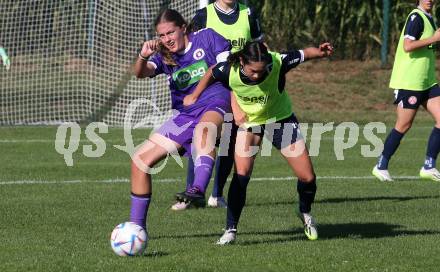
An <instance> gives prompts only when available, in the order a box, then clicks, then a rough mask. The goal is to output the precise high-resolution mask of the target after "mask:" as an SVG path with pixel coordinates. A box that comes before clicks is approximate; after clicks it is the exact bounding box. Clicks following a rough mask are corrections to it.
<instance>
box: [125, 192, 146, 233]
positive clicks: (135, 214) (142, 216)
mask: <svg viewBox="0 0 440 272" xmlns="http://www.w3.org/2000/svg"><path fill="white" fill-rule="evenodd" d="M150 198H151V194H145V195H137V194H134V193H131V210H130V222H134V223H136V224H137V225H139V226H141V227H143V228H144V229H146V223H147V212H148V207H149V206H150Z"/></svg>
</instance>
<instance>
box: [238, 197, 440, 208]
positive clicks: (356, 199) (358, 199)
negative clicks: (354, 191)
mask: <svg viewBox="0 0 440 272" xmlns="http://www.w3.org/2000/svg"><path fill="white" fill-rule="evenodd" d="M439 198H440V196H438V195H437V196H372V197H336V198H325V199H319V200H316V201H315V203H346V202H367V201H381V200H389V201H394V202H400V201H411V200H421V199H439ZM297 203H298V202H297V201H296V199H295V200H284V201H273V202H259V203H249V204H246V206H250V207H251V206H254V207H259V206H273V205H296V204H297Z"/></svg>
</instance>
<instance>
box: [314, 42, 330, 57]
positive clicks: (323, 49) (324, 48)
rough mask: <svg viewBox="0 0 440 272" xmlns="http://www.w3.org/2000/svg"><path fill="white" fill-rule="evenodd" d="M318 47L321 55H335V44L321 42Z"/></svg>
mask: <svg viewBox="0 0 440 272" xmlns="http://www.w3.org/2000/svg"><path fill="white" fill-rule="evenodd" d="M318 49H319V53H320V56H321V57H329V56H331V55H333V46H332V45H331V44H330V43H328V42H325V43H322V44H320V45H319V47H318Z"/></svg>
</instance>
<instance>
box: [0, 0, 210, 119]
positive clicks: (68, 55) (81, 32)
mask: <svg viewBox="0 0 440 272" xmlns="http://www.w3.org/2000/svg"><path fill="white" fill-rule="evenodd" d="M205 2H207V1H200V0H171V1H170V0H168V1H165V0H58V1H54V0H32V1H29V0H0V10H1V16H0V33H1V35H0V46H1V47H3V48H4V49H5V51H6V52H7V53H8V55H9V58H10V61H11V65H10V69H9V70H6V69H5V67H3V65H1V66H0V81H1V84H0V125H20V124H57V123H61V122H91V121H104V122H106V123H107V124H109V125H113V126H121V125H122V124H123V122H124V116H125V114H126V112H127V108H128V106H129V105H130V103H131V102H132V101H135V100H136V99H139V98H144V99H148V101H150V103H143V104H141V105H139V107H138V108H137V110H136V111H135V114H134V116H133V120H132V122H138V121H139V120H144V119H145V118H147V119H145V120H146V123H145V125H146V126H154V125H157V123H158V122H163V121H164V120H165V119H166V118H168V117H169V115H167V113H168V114H169V110H170V107H171V103H170V93H169V90H168V84H167V81H166V78H165V77H164V76H158V77H156V78H155V79H144V80H138V79H136V78H135V77H134V76H132V75H131V74H130V73H129V71H130V67H131V65H132V63H133V62H134V60H135V58H136V57H137V54H138V52H139V49H140V48H141V45H142V43H143V41H144V40H145V39H152V38H154V26H153V25H152V24H153V21H154V18H155V17H156V16H157V14H158V12H159V10H160V9H161V8H164V7H170V8H174V9H176V10H178V11H179V12H180V13H182V15H183V16H184V17H185V18H186V19H187V20H188V21H189V20H190V19H191V18H192V17H193V15H194V14H195V11H196V10H197V9H198V8H200V7H201V6H202V5H206V3H205ZM0 64H1V63H0ZM159 113H162V114H159Z"/></svg>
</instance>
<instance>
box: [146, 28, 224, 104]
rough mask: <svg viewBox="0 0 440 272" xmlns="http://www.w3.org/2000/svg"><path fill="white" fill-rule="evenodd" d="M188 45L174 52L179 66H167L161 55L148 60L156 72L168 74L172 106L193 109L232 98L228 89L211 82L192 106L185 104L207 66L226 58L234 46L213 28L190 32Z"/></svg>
mask: <svg viewBox="0 0 440 272" xmlns="http://www.w3.org/2000/svg"><path fill="white" fill-rule="evenodd" d="M188 39H189V44H188V46H187V48H186V49H185V51H184V52H183V53H182V54H173V58H174V60H175V62H176V63H177V66H170V65H166V64H165V63H164V62H163V59H162V56H161V55H160V54H155V55H154V56H153V57H152V58H151V60H150V61H149V62H150V63H151V64H153V65H154V66H155V75H159V74H167V75H168V81H169V86H170V90H171V101H172V108H173V109H177V110H179V111H191V110H192V109H194V108H199V107H203V106H204V105H206V103H208V102H209V101H210V100H211V99H222V100H227V101H229V99H230V94H229V90H228V89H226V88H225V87H224V86H223V85H222V84H221V83H220V82H215V83H214V84H212V85H210V86H209V87H208V88H207V89H206V90H205V91H204V92H203V93H202V95H201V96H200V97H199V99H198V100H197V102H196V103H195V104H194V105H192V106H190V107H184V106H183V98H184V97H185V96H186V95H188V94H191V93H192V92H193V91H194V89H195V87H196V86H197V83H198V82H199V81H200V79H201V78H202V77H203V75H204V74H205V73H206V72H207V70H208V68H209V67H211V66H213V65H215V64H217V63H218V62H221V61H224V60H225V59H226V57H227V56H228V55H229V50H230V48H231V46H230V44H229V42H228V41H227V40H226V39H225V38H223V37H222V36H220V35H219V34H218V33H217V32H215V31H214V30H212V29H209V28H205V29H202V30H200V31H197V32H194V33H190V34H189V35H188Z"/></svg>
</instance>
